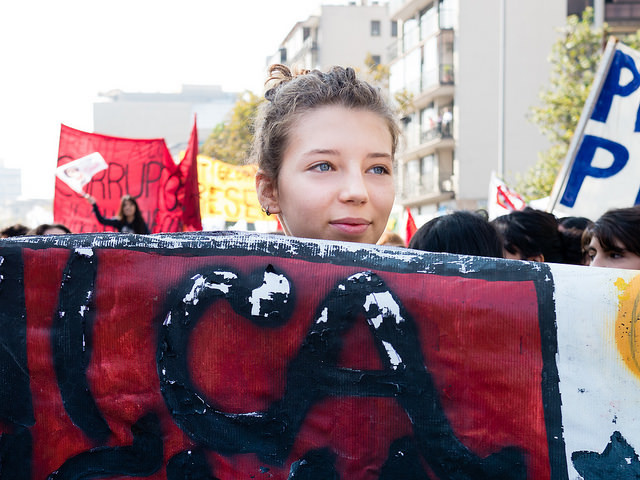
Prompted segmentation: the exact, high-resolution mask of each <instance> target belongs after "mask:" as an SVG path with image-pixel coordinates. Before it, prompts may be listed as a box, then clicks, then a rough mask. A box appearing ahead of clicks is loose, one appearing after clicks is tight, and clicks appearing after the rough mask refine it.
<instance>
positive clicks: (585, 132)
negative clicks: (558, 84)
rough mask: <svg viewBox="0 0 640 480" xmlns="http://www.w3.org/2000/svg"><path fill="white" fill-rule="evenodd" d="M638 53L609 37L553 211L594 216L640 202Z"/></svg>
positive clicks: (554, 197) (553, 197) (554, 196)
mask: <svg viewBox="0 0 640 480" xmlns="http://www.w3.org/2000/svg"><path fill="white" fill-rule="evenodd" d="M639 65H640V53H639V52H637V51H635V50H633V49H631V48H629V47H627V46H626V45H624V44H622V43H620V42H618V41H617V40H615V39H611V40H609V42H608V44H607V48H606V50H605V52H604V55H603V58H602V61H601V63H600V67H599V69H598V72H597V74H596V78H595V80H594V83H593V86H592V90H591V94H590V95H589V98H588V99H587V102H586V104H585V106H584V110H583V112H582V116H581V118H580V122H579V124H578V127H577V129H576V132H575V135H574V138H573V140H572V142H571V146H570V147H569V152H568V154H567V158H566V161H565V166H564V168H563V170H562V172H561V173H560V175H559V176H558V179H557V180H556V184H555V187H554V190H553V193H552V195H551V200H550V206H549V210H551V211H553V212H554V213H556V214H562V215H576V216H584V217H588V218H591V219H592V220H596V219H597V218H598V217H600V215H602V214H603V213H604V212H606V211H607V210H608V209H610V208H622V207H630V206H632V205H635V204H637V203H640V109H639V107H640V73H639V69H640V68H639Z"/></svg>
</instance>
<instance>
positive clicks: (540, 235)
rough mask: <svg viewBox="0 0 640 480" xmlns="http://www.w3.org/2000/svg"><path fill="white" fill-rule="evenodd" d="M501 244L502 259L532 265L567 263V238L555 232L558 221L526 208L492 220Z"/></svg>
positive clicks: (551, 216)
mask: <svg viewBox="0 0 640 480" xmlns="http://www.w3.org/2000/svg"><path fill="white" fill-rule="evenodd" d="M491 224H492V225H493V226H494V227H495V228H496V230H497V231H498V233H499V234H500V236H501V237H502V241H503V248H504V258H509V259H515V260H529V261H532V262H552V263H570V262H569V261H567V256H566V250H567V243H568V239H565V235H564V234H563V232H561V231H559V230H558V220H557V218H556V217H555V216H554V215H552V214H551V213H548V212H543V211H541V210H536V209H534V208H531V207H526V208H525V209H524V210H519V211H513V212H510V213H508V214H507V215H502V216H500V217H498V218H495V219H493V220H492V221H491Z"/></svg>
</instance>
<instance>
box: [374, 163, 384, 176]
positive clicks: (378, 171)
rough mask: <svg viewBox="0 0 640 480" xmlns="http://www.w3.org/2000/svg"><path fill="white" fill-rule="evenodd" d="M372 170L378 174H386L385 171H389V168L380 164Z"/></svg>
mask: <svg viewBox="0 0 640 480" xmlns="http://www.w3.org/2000/svg"><path fill="white" fill-rule="evenodd" d="M371 171H372V172H373V173H375V174H376V175H384V174H385V173H387V169H386V168H384V167H382V166H380V165H378V166H376V167H373V168H372V169H371Z"/></svg>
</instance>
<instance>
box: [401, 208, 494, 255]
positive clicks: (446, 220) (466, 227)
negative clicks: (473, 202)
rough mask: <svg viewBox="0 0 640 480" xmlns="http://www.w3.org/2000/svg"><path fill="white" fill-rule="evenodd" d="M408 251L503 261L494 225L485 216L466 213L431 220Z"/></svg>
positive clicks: (413, 240) (458, 212) (464, 211)
mask: <svg viewBox="0 0 640 480" xmlns="http://www.w3.org/2000/svg"><path fill="white" fill-rule="evenodd" d="M409 248H413V249H416V250H424V251H427V252H446V253H456V254H459V255H475V256H481V257H493V258H503V254H502V240H501V238H500V235H498V232H497V231H496V229H495V228H494V227H493V225H491V224H490V223H489V222H488V221H487V219H486V217H484V216H483V215H482V214H480V213H475V212H469V211H466V210H460V211H457V212H453V213H449V214H447V215H442V216H440V217H436V218H434V219H432V220H430V221H428V222H427V223H425V224H424V225H422V226H421V227H420V228H419V229H418V231H417V232H416V233H415V234H414V235H413V237H411V241H410V242H409Z"/></svg>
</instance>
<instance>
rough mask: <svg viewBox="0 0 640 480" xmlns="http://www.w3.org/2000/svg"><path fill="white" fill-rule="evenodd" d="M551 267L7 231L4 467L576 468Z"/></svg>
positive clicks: (214, 239)
mask: <svg viewBox="0 0 640 480" xmlns="http://www.w3.org/2000/svg"><path fill="white" fill-rule="evenodd" d="M550 278H551V271H550V270H549V269H548V268H547V267H546V266H545V265H542V264H540V265H538V266H536V267H535V268H534V267H532V266H531V264H527V263H524V262H507V261H502V260H495V259H485V258H473V257H458V256H453V255H445V254H426V253H425V254H420V253H418V252H415V251H410V250H406V251H405V250H400V249H386V248H383V247H380V248H378V247H365V246H359V247H358V246H355V247H354V246H348V245H346V244H329V243H323V242H313V241H308V242H307V241H298V240H292V239H284V238H283V237H279V236H265V235H262V236H261V235H248V234H218V235H211V236H207V235H203V234H189V233H184V234H176V235H153V236H136V235H126V234H121V235H109V234H96V235H69V236H55V237H54V236H49V237H38V238H36V237H27V238H23V239H19V240H7V241H3V243H0V279H1V280H0V322H1V325H0V335H2V345H3V348H2V349H1V350H0V375H1V378H2V382H3V388H2V389H0V421H1V427H2V435H1V437H0V465H1V469H0V478H3V479H4V478H5V472H7V473H6V478H24V479H42V478H51V479H68V478H74V479H80V478H128V477H145V478H151V479H171V480H176V479H181V480H182V479H188V478H189V479H195V478H197V479H205V478H206V479H215V478H217V479H225V480H227V479H239V478H247V479H249V478H254V479H267V478H269V479H283V480H284V479H323V480H326V479H333V478H341V479H363V480H364V479H383V480H388V479H433V480H435V479H440V480H444V479H469V480H471V479H473V480H478V479H525V478H530V479H536V480H538V479H545V478H555V479H566V478H567V470H566V458H565V451H564V443H563V437H562V421H561V415H560V395H559V392H558V372H557V368H556V364H555V354H556V348H557V346H556V336H555V335H556V334H555V332H556V330H555V324H554V322H555V314H554V308H553V282H552V281H550Z"/></svg>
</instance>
